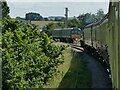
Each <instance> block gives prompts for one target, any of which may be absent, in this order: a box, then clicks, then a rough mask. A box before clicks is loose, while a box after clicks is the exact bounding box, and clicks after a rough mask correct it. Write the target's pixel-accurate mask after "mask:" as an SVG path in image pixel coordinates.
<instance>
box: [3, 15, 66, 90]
mask: <svg viewBox="0 0 120 90" xmlns="http://www.w3.org/2000/svg"><path fill="white" fill-rule="evenodd" d="M65 48H66V46H64V45H60V46H56V45H53V44H51V40H50V39H49V38H48V36H47V34H45V33H44V32H40V31H39V28H38V27H37V26H35V25H31V24H30V22H26V23H25V24H22V25H21V23H20V21H18V20H16V19H11V18H9V17H8V18H3V20H2V85H3V90H8V89H19V88H42V86H43V85H44V84H45V83H46V82H47V81H48V80H49V79H51V78H52V77H53V76H54V75H56V74H57V73H59V71H58V70H57V67H58V66H59V65H60V64H62V63H63V62H64V61H63V59H62V58H61V56H62V51H63V50H64V49H65Z"/></svg>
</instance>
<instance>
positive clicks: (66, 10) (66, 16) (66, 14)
mask: <svg viewBox="0 0 120 90" xmlns="http://www.w3.org/2000/svg"><path fill="white" fill-rule="evenodd" d="M67 20H68V8H67V7H66V8H65V28H67V25H68V23H67Z"/></svg>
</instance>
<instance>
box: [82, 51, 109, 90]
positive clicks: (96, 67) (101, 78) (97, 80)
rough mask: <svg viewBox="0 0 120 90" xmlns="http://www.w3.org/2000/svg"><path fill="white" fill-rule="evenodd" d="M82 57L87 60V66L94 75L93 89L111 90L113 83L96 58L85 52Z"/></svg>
mask: <svg viewBox="0 0 120 90" xmlns="http://www.w3.org/2000/svg"><path fill="white" fill-rule="evenodd" d="M82 57H83V59H84V60H86V62H87V64H86V65H87V67H88V69H89V70H90V71H91V74H92V83H91V88H111V84H110V82H111V81H110V79H109V77H108V75H107V72H106V71H105V69H104V68H103V66H102V65H101V64H100V63H99V62H98V61H97V60H96V59H95V58H94V57H92V56H90V55H88V54H86V53H84V52H83V53H82Z"/></svg>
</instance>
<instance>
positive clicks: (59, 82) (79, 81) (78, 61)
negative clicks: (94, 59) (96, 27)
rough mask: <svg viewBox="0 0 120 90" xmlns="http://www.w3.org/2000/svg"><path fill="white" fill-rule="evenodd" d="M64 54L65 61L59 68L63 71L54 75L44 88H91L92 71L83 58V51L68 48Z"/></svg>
mask: <svg viewBox="0 0 120 90" xmlns="http://www.w3.org/2000/svg"><path fill="white" fill-rule="evenodd" d="M63 55H64V63H63V64H62V65H60V66H59V68H58V69H59V71H60V72H61V73H60V74H58V75H56V76H54V78H53V79H52V80H50V81H49V82H48V84H47V85H44V86H43V88H56V89H57V88H58V89H59V88H90V83H91V75H90V71H88V69H87V67H86V65H85V64H86V62H84V61H83V59H82V58H81V53H80V52H73V50H72V49H71V48H68V49H67V50H65V51H63Z"/></svg>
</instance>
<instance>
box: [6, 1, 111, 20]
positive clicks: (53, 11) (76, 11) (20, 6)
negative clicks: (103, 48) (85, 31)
mask: <svg viewBox="0 0 120 90" xmlns="http://www.w3.org/2000/svg"><path fill="white" fill-rule="evenodd" d="M6 1H7V3H8V6H9V7H10V16H11V17H13V18H15V17H17V16H19V17H23V18H24V17H25V14H26V13H28V12H37V13H40V15H42V16H43V17H48V16H64V14H65V7H68V9H69V12H68V15H69V17H73V16H78V15H80V14H83V13H90V12H91V13H94V14H95V13H96V12H97V10H98V9H100V8H101V9H103V11H104V12H105V13H107V12H108V7H109V3H108V0H104V1H102V0H101V1H100V0H98V1H95V0H84V2H83V0H81V1H80V0H76V2H75V0H66V1H65V0H64V1H62V0H51V2H50V1H48V0H6ZM43 1H44V2H43Z"/></svg>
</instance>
